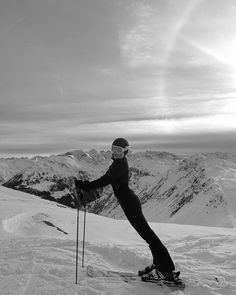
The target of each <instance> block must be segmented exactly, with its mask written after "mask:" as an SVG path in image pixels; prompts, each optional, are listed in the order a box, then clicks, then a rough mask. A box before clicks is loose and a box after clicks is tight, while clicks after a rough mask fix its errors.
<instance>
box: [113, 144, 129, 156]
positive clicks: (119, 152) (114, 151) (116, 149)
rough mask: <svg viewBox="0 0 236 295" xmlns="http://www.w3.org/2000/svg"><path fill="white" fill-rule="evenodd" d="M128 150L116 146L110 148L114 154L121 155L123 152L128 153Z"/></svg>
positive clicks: (127, 148)
mask: <svg viewBox="0 0 236 295" xmlns="http://www.w3.org/2000/svg"><path fill="white" fill-rule="evenodd" d="M128 150H129V147H128V146H127V147H125V148H123V147H121V146H117V145H112V146H111V151H112V152H113V153H115V154H122V153H124V152H125V151H128Z"/></svg>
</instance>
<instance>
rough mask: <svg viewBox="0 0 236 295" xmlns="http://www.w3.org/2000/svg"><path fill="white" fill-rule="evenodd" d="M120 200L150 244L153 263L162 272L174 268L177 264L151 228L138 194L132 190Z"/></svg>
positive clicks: (130, 218)
mask: <svg viewBox="0 0 236 295" xmlns="http://www.w3.org/2000/svg"><path fill="white" fill-rule="evenodd" d="M118 201H119V203H120V205H121V207H122V209H123V210H124V213H125V215H126V217H127V219H128V220H129V222H130V223H131V225H132V226H133V227H134V229H135V230H136V231H137V232H138V234H139V235H140V236H141V237H142V238H143V239H144V240H145V241H146V242H147V244H148V245H149V248H150V250H151V252H152V256H153V263H154V264H155V265H156V266H157V268H158V270H160V271H161V272H169V271H172V270H174V269H175V266H174V263H173V261H172V259H171V257H170V254H169V252H168V250H167V248H166V247H165V246H164V245H163V243H162V242H161V240H160V239H159V238H158V236H157V235H156V234H155V233H154V231H153V230H152V229H151V228H150V226H149V224H148V222H147V220H146V218H145V217H144V215H143V212H142V207H141V203H140V200H139V198H138V196H136V195H135V194H134V193H133V192H132V191H131V192H129V194H126V196H124V195H123V196H122V198H119V199H118Z"/></svg>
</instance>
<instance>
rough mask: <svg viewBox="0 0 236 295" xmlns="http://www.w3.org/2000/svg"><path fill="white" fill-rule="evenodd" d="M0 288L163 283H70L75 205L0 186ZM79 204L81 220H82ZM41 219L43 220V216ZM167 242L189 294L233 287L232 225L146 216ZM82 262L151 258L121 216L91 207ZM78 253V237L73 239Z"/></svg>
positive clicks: (148, 288) (124, 290)
mask: <svg viewBox="0 0 236 295" xmlns="http://www.w3.org/2000/svg"><path fill="white" fill-rule="evenodd" d="M0 213H1V215H0V216H1V219H0V286H1V289H0V294H1V295H5V294H9V295H16V294H17V295H18V294H24V295H31V294H58V295H65V294H68V295H69V294H75V295H76V294H78V295H80V294H83V295H94V294H96V295H104V294H106V295H108V294H109V295H118V294H123V295H130V294H136V295H143V294H147V295H154V294H155V295H163V294H169V290H166V289H161V288H159V287H156V286H155V285H149V284H147V283H142V282H136V283H132V284H127V283H124V282H123V281H121V280H120V279H119V278H111V279H109V278H94V279H91V278H89V277H87V276H86V272H85V269H84V268H82V267H79V271H78V281H79V284H78V285H75V283H74V282H75V236H76V210H74V209H71V208H68V207H63V206H61V205H59V204H56V203H52V202H49V201H46V200H42V199H39V198H37V197H35V196H33V195H28V194H26V193H22V192H19V191H15V190H11V189H8V188H4V187H2V186H0ZM82 220H83V212H80V221H81V223H80V226H81V227H80V228H82V226H83V222H82ZM45 221H46V222H45ZM151 227H152V228H153V230H154V231H155V232H156V233H157V234H158V235H159V236H160V238H161V239H162V240H163V242H164V243H165V244H166V245H167V247H168V249H169V250H170V253H171V255H172V256H173V259H174V261H175V263H176V266H177V268H178V269H180V270H181V275H182V278H183V279H184V280H185V282H186V284H187V288H186V289H185V290H184V291H181V293H179V291H176V292H174V293H176V294H188V295H199V294H204V295H210V294H220V295H223V294H224V295H225V294H226V295H233V294H235V292H236V283H235V282H236V264H235V260H236V247H235V246H236V231H235V230H234V229H229V228H217V227H206V226H204V227H201V226H192V225H177V224H161V223H160V224H158V223H151ZM86 240H87V242H86V244H85V265H88V264H92V265H95V266H97V267H100V268H103V269H108V270H109V269H110V270H112V269H116V270H120V271H137V270H138V269H140V268H142V267H143V266H146V265H147V264H149V263H150V262H151V257H150V252H149V249H148V247H147V245H146V244H145V243H144V241H142V240H141V239H140V237H139V236H138V235H137V234H136V232H135V231H134V230H133V229H132V228H131V226H130V225H129V224H128V222H127V221H125V220H114V219H109V218H106V217H102V216H98V215H94V214H89V213H88V216H87V231H86ZM79 247H80V255H81V240H80V243H79Z"/></svg>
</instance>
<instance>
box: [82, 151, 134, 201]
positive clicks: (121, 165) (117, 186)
mask: <svg viewBox="0 0 236 295" xmlns="http://www.w3.org/2000/svg"><path fill="white" fill-rule="evenodd" d="M112 160H113V163H112V164H111V166H110V167H109V169H108V170H107V172H106V174H105V175H103V176H102V177H100V178H98V179H97V180H94V181H90V182H84V184H83V187H82V188H83V189H85V190H90V189H96V188H99V187H104V186H106V185H108V184H111V186H112V188H113V190H114V194H115V196H116V197H117V199H118V200H122V199H123V198H125V197H126V196H127V195H128V194H130V193H133V191H132V190H131V189H130V188H129V165H128V161H127V159H126V157H123V158H122V159H113V158H112Z"/></svg>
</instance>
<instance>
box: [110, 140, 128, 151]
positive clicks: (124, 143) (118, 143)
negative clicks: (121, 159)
mask: <svg viewBox="0 0 236 295" xmlns="http://www.w3.org/2000/svg"><path fill="white" fill-rule="evenodd" d="M112 145H115V146H120V147H122V148H123V149H124V148H127V147H129V143H128V141H127V140H126V139H124V138H116V139H115V140H114V141H113V143H112Z"/></svg>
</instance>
